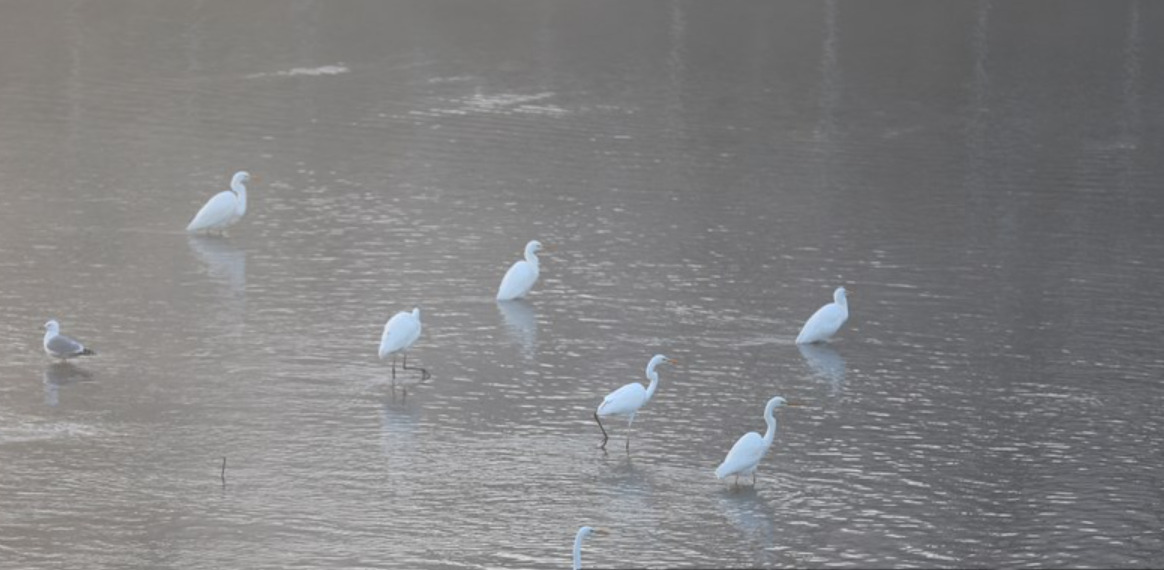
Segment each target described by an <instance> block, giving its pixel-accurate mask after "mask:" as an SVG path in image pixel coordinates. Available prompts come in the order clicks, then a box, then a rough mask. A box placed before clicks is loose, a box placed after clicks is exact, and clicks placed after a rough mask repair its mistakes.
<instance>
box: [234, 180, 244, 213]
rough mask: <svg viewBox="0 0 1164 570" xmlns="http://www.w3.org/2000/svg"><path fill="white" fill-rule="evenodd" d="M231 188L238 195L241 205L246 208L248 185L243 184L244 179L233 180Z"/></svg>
mask: <svg viewBox="0 0 1164 570" xmlns="http://www.w3.org/2000/svg"><path fill="white" fill-rule="evenodd" d="M230 189H231V191H232V192H234V193H235V194H237V195H238V201H239V204H240V207H241V208H243V209H244V210H245V209H246V207H247V185H246V184H243V183H242V181H237V180H235V181H231V183H230Z"/></svg>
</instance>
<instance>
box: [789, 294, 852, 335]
mask: <svg viewBox="0 0 1164 570" xmlns="http://www.w3.org/2000/svg"><path fill="white" fill-rule="evenodd" d="M845 293H846V291H845V288H844V287H837V290H836V291H834V292H833V302H832V303H829V304H827V305H825V306H823V307H821V308H819V309H817V310H816V312H815V313H813V314H812V316H811V317H809V318H808V321H806V322H805V323H804V326H803V327H802V328H801V329H800V334H799V335H797V336H796V344H807V343H812V342H823V341H826V340H828V339H829V337H831V336H833V335H834V334H836V333H837V331H838V330H840V329H841V325H843V324H845V321H847V320H849V301H848V299H846V298H845Z"/></svg>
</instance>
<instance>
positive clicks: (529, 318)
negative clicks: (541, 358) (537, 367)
mask: <svg viewBox="0 0 1164 570" xmlns="http://www.w3.org/2000/svg"><path fill="white" fill-rule="evenodd" d="M497 310H499V311H501V318H502V320H503V321H504V322H505V330H506V331H508V333H509V337H510V338H511V339H512V340H513V342H515V343H517V345H518V346H520V347H521V355H522V357H524V358H525V359H526V360H533V359H534V354H536V349H537V343H538V314H537V312H536V311H535V310H534V308H533V305H531V304H530V303H529V301H526V300H524V299H515V300H513V301H498V302H497Z"/></svg>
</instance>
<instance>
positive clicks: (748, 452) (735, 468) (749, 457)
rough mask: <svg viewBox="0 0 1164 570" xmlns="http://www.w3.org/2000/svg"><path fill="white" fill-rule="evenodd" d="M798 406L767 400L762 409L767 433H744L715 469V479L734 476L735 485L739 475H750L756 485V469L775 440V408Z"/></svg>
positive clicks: (738, 480)
mask: <svg viewBox="0 0 1164 570" xmlns="http://www.w3.org/2000/svg"><path fill="white" fill-rule="evenodd" d="M798 405H799V404H791V403H788V401H786V400H785V399H784V398H781V397H780V396H776V397H775V398H772V399H771V400H768V405H767V406H765V407H764V421H765V422H767V423H768V431H766V432H764V436H763V437H760V434H758V433H756V432H754V431H750V432H748V433H745V434H744V435H743V436H741V437H740V439H738V440H736V444H735V445H733V446H732V450H731V451H729V452H728V454H727V457H726V458H724V460H723V463H720V464H719V467H716V468H715V476H716V478H717V479H723V478H724V477H727V476H729V475H735V476H736V480H735V483H734V484H736V485H738V484H739V482H740V475H744V476H747V475H749V474H750V475H751V476H752V486H755V485H756V467H757V466H759V465H760V460H761V459H763V458H764V454H765V453H768V448H769V447H771V446H772V440H773V439H775V438H776V415H775V412H776V408H779V407H780V406H798Z"/></svg>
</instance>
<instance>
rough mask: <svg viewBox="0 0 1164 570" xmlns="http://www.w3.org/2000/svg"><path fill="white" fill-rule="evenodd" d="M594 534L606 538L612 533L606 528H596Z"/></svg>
mask: <svg viewBox="0 0 1164 570" xmlns="http://www.w3.org/2000/svg"><path fill="white" fill-rule="evenodd" d="M594 534H595V535H597V536H606V535H608V534H610V531H609V530H606V529H605V528H596V529H594Z"/></svg>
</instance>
